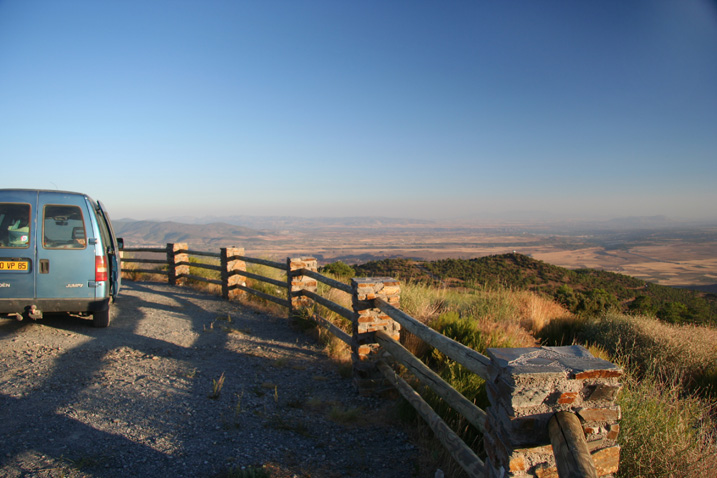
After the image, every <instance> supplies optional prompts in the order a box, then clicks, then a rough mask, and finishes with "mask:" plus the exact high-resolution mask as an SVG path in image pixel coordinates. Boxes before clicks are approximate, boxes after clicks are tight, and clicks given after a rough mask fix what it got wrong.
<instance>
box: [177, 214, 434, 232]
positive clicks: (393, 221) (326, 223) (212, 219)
mask: <svg viewBox="0 0 717 478" xmlns="http://www.w3.org/2000/svg"><path fill="white" fill-rule="evenodd" d="M170 221H175V222H180V223H184V224H211V223H225V224H235V225H238V226H244V227H248V228H252V229H257V230H273V231H280V230H285V229H295V230H296V229H298V230H301V229H315V228H318V227H381V226H386V227H390V226H407V225H419V226H426V225H431V224H434V223H435V221H427V220H421V219H406V218H393V217H376V216H367V217H363V216H360V217H358V216H357V217H297V216H205V217H191V216H178V217H172V218H170Z"/></svg>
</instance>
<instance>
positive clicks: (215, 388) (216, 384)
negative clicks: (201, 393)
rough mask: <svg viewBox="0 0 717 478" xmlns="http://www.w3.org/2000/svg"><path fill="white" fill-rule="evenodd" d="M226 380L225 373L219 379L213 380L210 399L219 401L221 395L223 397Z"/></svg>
mask: <svg viewBox="0 0 717 478" xmlns="http://www.w3.org/2000/svg"><path fill="white" fill-rule="evenodd" d="M224 378H225V377H224V372H222V374H221V375H220V376H219V378H218V379H216V380H215V379H212V393H210V394H209V398H211V399H212V400H216V399H218V398H219V395H221V393H222V388H223V387H224Z"/></svg>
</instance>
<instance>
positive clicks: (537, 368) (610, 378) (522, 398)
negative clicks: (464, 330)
mask: <svg viewBox="0 0 717 478" xmlns="http://www.w3.org/2000/svg"><path fill="white" fill-rule="evenodd" d="M488 356H489V357H490V358H491V362H492V363H491V366H490V367H489V378H490V380H488V381H487V384H486V385H487V390H488V398H489V399H490V403H491V406H490V407H489V408H488V410H487V413H488V419H487V421H486V435H485V437H484V440H485V449H486V451H487V453H488V460H487V462H486V469H487V472H486V478H499V477H500V478H502V477H515V478H527V477H538V478H557V477H558V473H557V468H556V466H555V458H554V456H553V451H552V446H551V445H550V438H549V437H548V421H549V420H550V418H551V417H552V416H553V415H554V414H555V413H556V412H558V411H569V412H572V413H575V414H576V415H577V416H578V417H579V418H580V422H581V424H582V427H583V431H584V432H585V435H586V440H587V443H588V449H589V451H590V453H591V456H592V458H593V462H594V463H595V467H596V469H597V472H598V476H605V477H611V476H612V475H613V473H616V472H617V468H618V463H619V460H620V447H619V445H617V435H618V432H619V429H620V428H619V425H618V421H619V419H620V407H619V406H618V405H617V404H616V399H617V394H618V392H619V391H620V388H621V384H620V383H619V382H618V379H619V377H620V376H621V375H622V370H621V369H620V368H619V367H617V366H616V365H614V364H612V363H610V362H607V361H605V360H602V359H598V358H595V357H593V356H592V355H591V354H590V352H588V351H587V350H586V349H585V348H584V347H581V346H579V345H573V346H569V347H540V348H537V347H532V348H516V349H507V348H506V349H488Z"/></svg>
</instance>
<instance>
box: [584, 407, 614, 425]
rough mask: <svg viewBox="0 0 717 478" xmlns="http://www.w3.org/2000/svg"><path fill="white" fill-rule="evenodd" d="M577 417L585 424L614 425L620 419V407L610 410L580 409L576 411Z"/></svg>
mask: <svg viewBox="0 0 717 478" xmlns="http://www.w3.org/2000/svg"><path fill="white" fill-rule="evenodd" d="M576 413H577V414H578V416H579V417H580V418H582V419H583V420H585V421H586V422H604V423H614V422H616V421H618V420H619V419H620V407H618V406H612V407H610V408H581V409H579V410H577V411H576Z"/></svg>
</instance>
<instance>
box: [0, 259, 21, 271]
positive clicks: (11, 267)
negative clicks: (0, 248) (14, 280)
mask: <svg viewBox="0 0 717 478" xmlns="http://www.w3.org/2000/svg"><path fill="white" fill-rule="evenodd" d="M27 265H28V262H27V261H0V271H26V270H27Z"/></svg>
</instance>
